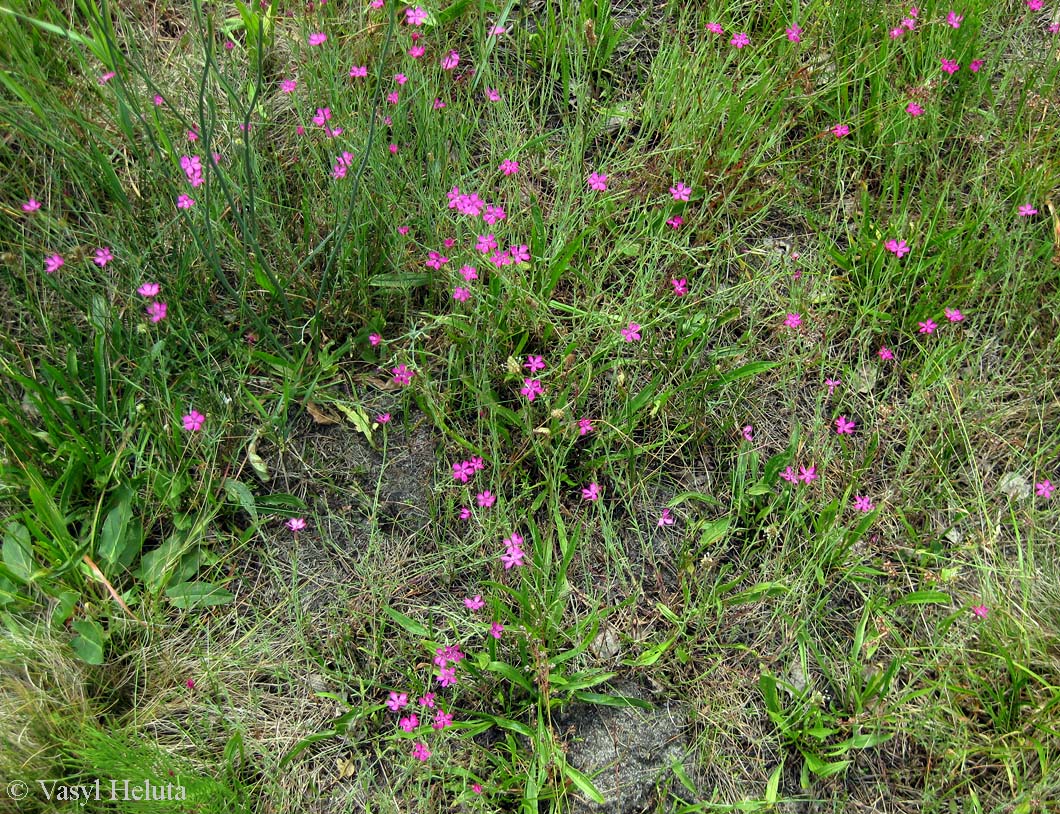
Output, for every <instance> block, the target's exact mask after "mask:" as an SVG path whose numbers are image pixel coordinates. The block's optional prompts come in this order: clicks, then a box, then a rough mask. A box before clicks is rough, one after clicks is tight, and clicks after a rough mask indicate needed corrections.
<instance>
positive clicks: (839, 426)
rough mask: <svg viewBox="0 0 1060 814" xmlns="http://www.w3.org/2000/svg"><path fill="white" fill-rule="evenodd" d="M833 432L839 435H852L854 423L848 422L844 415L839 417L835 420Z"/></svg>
mask: <svg viewBox="0 0 1060 814" xmlns="http://www.w3.org/2000/svg"><path fill="white" fill-rule="evenodd" d="M835 431H836V432H837V433H839V434H840V435H853V434H854V422H853V421H849V420H848V419H847V417H846V416H845V415H841V416H839V418H837V419H836V420H835Z"/></svg>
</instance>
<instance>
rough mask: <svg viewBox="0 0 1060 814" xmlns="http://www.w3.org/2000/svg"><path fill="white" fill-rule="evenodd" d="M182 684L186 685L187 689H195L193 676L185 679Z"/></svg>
mask: <svg viewBox="0 0 1060 814" xmlns="http://www.w3.org/2000/svg"><path fill="white" fill-rule="evenodd" d="M184 686H185V687H187V688H188V689H189V690H194V689H195V679H194V678H189V679H188V680H187V681H185V682H184Z"/></svg>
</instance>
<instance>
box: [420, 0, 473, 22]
mask: <svg viewBox="0 0 1060 814" xmlns="http://www.w3.org/2000/svg"><path fill="white" fill-rule="evenodd" d="M470 5H471V0H456V2H455V3H452V4H451V5H450V6H449V7H448V8H446V9H445V10H444V11H439V12H437V13H436V14H431V15H430V19H428V20H427V24H428V25H436V26H443V25H448V24H449V23H451V22H452V21H453V20H455V19H456V18H457V17H459V16H460V15H461V14H463V13H464V12H465V11H466V10H467V7H468V6H470Z"/></svg>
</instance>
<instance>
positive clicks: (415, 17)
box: [405, 6, 427, 26]
mask: <svg viewBox="0 0 1060 814" xmlns="http://www.w3.org/2000/svg"><path fill="white" fill-rule="evenodd" d="M405 22H406V23H408V24H409V25H414V26H421V25H423V24H424V23H425V22H427V12H426V11H424V10H423V9H422V8H420V7H419V6H416V7H415V8H407V9H405Z"/></svg>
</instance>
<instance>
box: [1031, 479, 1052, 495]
mask: <svg viewBox="0 0 1060 814" xmlns="http://www.w3.org/2000/svg"><path fill="white" fill-rule="evenodd" d="M1055 488H1056V487H1055V486H1053V484H1052V483H1051V482H1050V481H1048V480H1043V481H1041V482H1040V483H1036V484H1034V493H1035V494H1036V495H1038V497H1044V498H1050V497H1052V495H1053V490H1054V489H1055Z"/></svg>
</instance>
